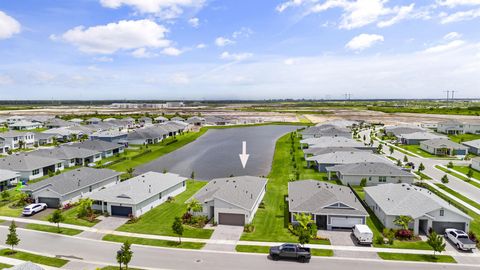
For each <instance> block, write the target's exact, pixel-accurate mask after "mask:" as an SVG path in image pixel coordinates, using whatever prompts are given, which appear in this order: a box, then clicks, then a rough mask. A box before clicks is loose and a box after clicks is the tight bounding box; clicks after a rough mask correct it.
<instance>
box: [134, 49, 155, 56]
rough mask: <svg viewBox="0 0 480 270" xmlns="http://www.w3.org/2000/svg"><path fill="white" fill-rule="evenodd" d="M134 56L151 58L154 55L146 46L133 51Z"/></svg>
mask: <svg viewBox="0 0 480 270" xmlns="http://www.w3.org/2000/svg"><path fill="white" fill-rule="evenodd" d="M132 56H133V57H135V58H150V57H153V56H154V55H153V54H151V53H150V52H149V51H147V49H145V48H138V49H136V50H134V51H133V52H132Z"/></svg>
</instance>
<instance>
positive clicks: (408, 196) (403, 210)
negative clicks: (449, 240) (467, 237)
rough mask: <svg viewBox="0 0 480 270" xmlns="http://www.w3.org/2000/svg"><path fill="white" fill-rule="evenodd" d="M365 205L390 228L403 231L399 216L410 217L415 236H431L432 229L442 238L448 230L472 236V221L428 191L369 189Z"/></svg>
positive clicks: (389, 186) (403, 187) (395, 187)
mask: <svg viewBox="0 0 480 270" xmlns="http://www.w3.org/2000/svg"><path fill="white" fill-rule="evenodd" d="M364 190H365V202H366V204H367V205H368V206H369V207H370V209H371V210H372V211H373V212H374V213H375V215H376V216H377V217H378V219H379V220H380V222H382V224H383V225H384V226H385V227H386V228H395V229H399V228H400V227H399V226H398V225H396V224H395V219H396V218H397V217H398V216H409V217H411V218H412V219H413V222H412V223H411V224H410V225H409V227H410V229H413V231H414V233H415V234H416V235H417V234H427V233H428V232H429V231H430V229H432V230H433V231H435V232H437V233H438V234H443V233H445V229H446V228H456V229H459V230H463V231H466V232H468V231H469V225H470V221H471V220H472V218H471V217H470V216H468V215H467V214H465V213H464V212H462V211H460V210H459V209H457V208H455V207H454V206H453V205H452V204H450V203H449V202H446V201H444V200H443V199H441V198H440V197H438V196H437V195H435V194H433V193H432V192H430V191H429V190H428V189H424V188H421V187H417V186H413V185H409V184H385V185H378V186H372V187H366V188H364Z"/></svg>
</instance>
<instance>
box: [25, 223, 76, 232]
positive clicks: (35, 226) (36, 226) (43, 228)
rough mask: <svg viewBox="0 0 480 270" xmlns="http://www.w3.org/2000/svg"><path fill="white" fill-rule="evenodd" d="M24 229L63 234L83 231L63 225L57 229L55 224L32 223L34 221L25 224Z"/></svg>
mask: <svg viewBox="0 0 480 270" xmlns="http://www.w3.org/2000/svg"><path fill="white" fill-rule="evenodd" d="M26 229H29V230H36V231H42V232H49V233H58V234H63V235H77V234H79V233H81V232H83V231H81V230H76V229H70V228H63V227H60V230H59V229H58V228H57V226H49V225H42V224H34V223H30V224H27V226H26Z"/></svg>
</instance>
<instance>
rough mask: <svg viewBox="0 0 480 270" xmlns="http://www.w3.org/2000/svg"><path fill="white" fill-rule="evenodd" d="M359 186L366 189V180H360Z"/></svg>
mask: <svg viewBox="0 0 480 270" xmlns="http://www.w3.org/2000/svg"><path fill="white" fill-rule="evenodd" d="M360 186H361V187H366V186H367V178H362V180H360Z"/></svg>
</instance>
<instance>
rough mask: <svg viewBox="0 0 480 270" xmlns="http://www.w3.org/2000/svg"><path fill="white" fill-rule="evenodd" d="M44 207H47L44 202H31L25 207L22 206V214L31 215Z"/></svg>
mask: <svg viewBox="0 0 480 270" xmlns="http://www.w3.org/2000/svg"><path fill="white" fill-rule="evenodd" d="M45 209H47V204H46V203H32V204H30V205H27V206H25V208H23V211H22V214H23V215H24V216H31V215H35V214H36V213H38V212H41V211H43V210H45Z"/></svg>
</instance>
